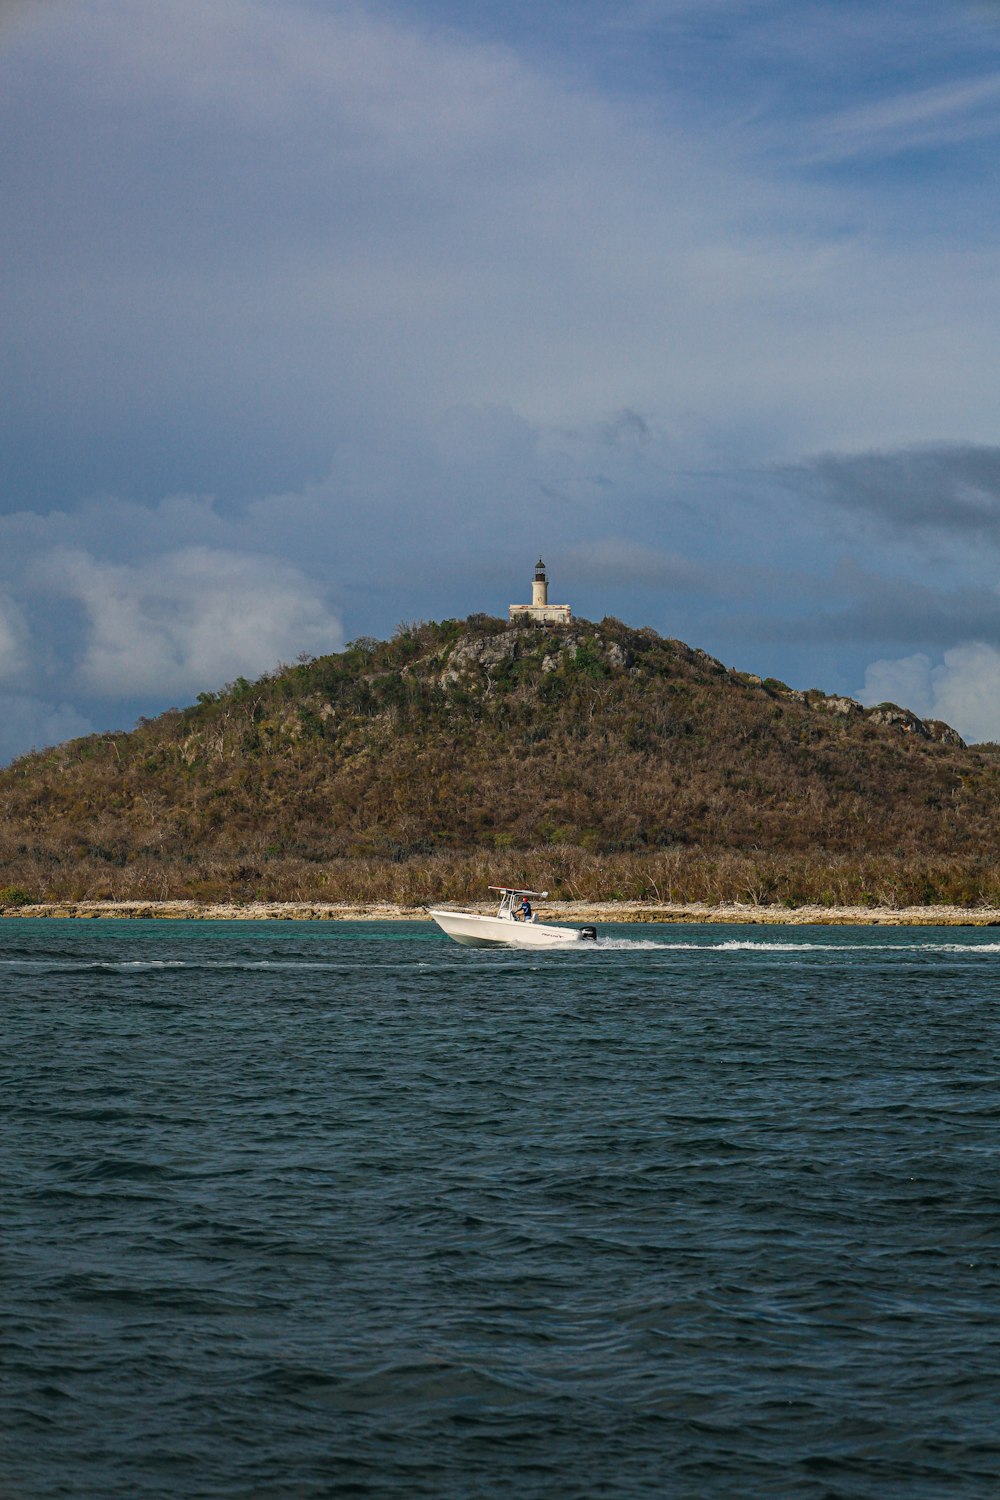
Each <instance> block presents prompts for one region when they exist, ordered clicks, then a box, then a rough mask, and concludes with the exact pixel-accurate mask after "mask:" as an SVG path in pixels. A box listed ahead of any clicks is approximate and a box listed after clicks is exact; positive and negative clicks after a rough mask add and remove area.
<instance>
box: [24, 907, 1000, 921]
mask: <svg viewBox="0 0 1000 1500" xmlns="http://www.w3.org/2000/svg"><path fill="white" fill-rule="evenodd" d="M442 904H444V905H455V906H458V905H459V903H457V902H450V903H442ZM464 909H465V910H474V911H482V912H490V911H492V910H493V907H492V905H491V904H489V903H478V904H475V905H470V906H468V907H466V908H464ZM540 912H541V915H542V917H543V918H544V919H545V920H547V921H553V922H596V923H600V922H717V923H745V924H746V923H748V924H752V925H757V926H768V927H769V926H791V927H794V926H811V925H818V926H827V927H846V926H859V927H862V926H863V927H911V926H912V927H934V926H943V927H996V926H1000V908H998V907H962V906H906V907H877V906H797V907H791V908H789V907H784V906H738V905H720V906H706V905H701V904H693V905H669V904H658V903H654V902H650V901H599V902H590V901H547V902H544V903H543V904H542V906H541V909H540ZM0 916H3V917H12V918H16V917H36V918H37V917H62V918H67V917H69V918H79V919H81V920H89V919H100V918H105V919H107V918H113V919H118V920H147V921H148V920H151V919H158V920H163V921H174V922H184V921H199V922H205V921H217V922H240V921H243V922H260V921H275V922H369V921H370V922H387V921H404V922H405V921H426V920H427V915H426V912H425V911H424V908H423V907H422V906H396V905H389V904H373V905H367V906H359V905H348V904H346V903H345V904H338V903H333V902H279V901H268V902H265V901H260V902H253V901H250V902H245V903H235V902H217V903H207V902H200V901H55V902H46V903H37V904H34V903H33V904H30V905H25V906H4V907H0Z"/></svg>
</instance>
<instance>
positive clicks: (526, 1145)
mask: <svg viewBox="0 0 1000 1500" xmlns="http://www.w3.org/2000/svg"><path fill="white" fill-rule="evenodd" d="M600 934H601V939H602V941H601V943H600V944H599V945H598V946H597V947H596V948H594V947H589V946H581V947H580V948H579V949H573V950H570V951H561V952H530V953H529V952H517V951H496V952H493V951H489V950H484V949H468V948H460V947H458V946H457V945H455V944H454V943H452V942H451V941H449V939H448V938H446V937H445V936H444V935H443V934H442V933H440V932H439V931H438V930H437V929H436V928H434V927H433V926H432V925H431V924H429V923H422V922H396V923H379V922H363V923H362V922H357V923H319V922H312V923H310V922H275V921H270V922H259V923H257V922H231V923H227V922H167V921H150V922H143V921H107V920H98V921H84V920H28V919H24V920H22V919H17V920H9V921H5V922H3V923H0V995H2V1001H0V1015H2V1023H3V1024H2V1075H0V1108H2V1110H3V1116H4V1123H3V1127H2V1135H0V1154H2V1160H0V1167H2V1186H0V1293H2V1296H0V1496H2V1497H3V1500H48V1497H74V1500H83V1497H87V1500H90V1497H94V1500H119V1497H120V1500H152V1497H171V1500H173V1497H184V1500H189V1497H190V1500H195V1497H213V1500H216V1497H218V1500H249V1497H276V1500H277V1497H281V1500H285V1497H288V1500H292V1497H302V1500H311V1497H319V1496H362V1497H364V1496H372V1497H382V1496H386V1497H390V1496H391V1497H397V1496H398V1497H407V1500H412V1497H420V1496H433V1497H456V1500H466V1497H493V1496H497V1497H499V1496H511V1497H514V1496H516V1497H518V1500H532V1497H546V1500H549V1497H581V1500H583V1497H588V1500H589V1497H621V1500H626V1497H633V1496H635V1497H638V1496H666V1497H673V1496H677V1497H692V1500H713V1497H726V1500H731V1497H799V1496H801V1497H803V1500H806V1497H809V1500H812V1497H815V1500H821V1497H822V1500H841V1497H843V1500H848V1497H852V1500H859V1497H865V1500H895V1497H899V1500H921V1497H926V1500H960V1497H974V1496H975V1497H984V1500H986V1497H989V1500H995V1497H996V1496H997V1494H998V1493H1000V941H998V934H997V933H995V932H991V931H990V930H989V929H975V928H968V929H962V928H954V927H949V928H919V929H918V928H896V929H871V928H857V927H850V928H820V927H790V928H773V927H771V928H760V927H718V926H711V927H705V926H702V927H696V926H687V927H685V926H674V925H671V926H641V927H637V926H628V927H626V926H610V927H603V928H601V929H600Z"/></svg>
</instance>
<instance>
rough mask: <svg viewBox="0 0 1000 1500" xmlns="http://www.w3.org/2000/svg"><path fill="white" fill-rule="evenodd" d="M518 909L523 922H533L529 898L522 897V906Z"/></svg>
mask: <svg viewBox="0 0 1000 1500" xmlns="http://www.w3.org/2000/svg"><path fill="white" fill-rule="evenodd" d="M517 909H518V911H519V912H520V914H521V921H522V922H530V921H531V902H530V901H529V900H528V898H527V896H522V897H521V904H520V906H519V907H518V908H517Z"/></svg>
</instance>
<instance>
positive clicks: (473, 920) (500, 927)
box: [428, 908, 584, 948]
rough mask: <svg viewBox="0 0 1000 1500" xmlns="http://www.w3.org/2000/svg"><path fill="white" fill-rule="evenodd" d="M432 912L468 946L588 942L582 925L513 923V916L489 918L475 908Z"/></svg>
mask: <svg viewBox="0 0 1000 1500" xmlns="http://www.w3.org/2000/svg"><path fill="white" fill-rule="evenodd" d="M428 915H429V916H431V917H433V918H434V921H435V922H436V923H437V924H438V926H439V927H440V928H441V930H442V932H446V933H447V934H448V936H449V937H450V938H454V940H455V942H456V943H461V944H462V945H463V947H466V948H566V947H572V946H573V945H574V944H576V943H580V942H583V941H584V935H583V932H582V931H581V930H580V928H579V927H553V926H551V925H550V924H549V923H547V922H512V921H511V920H510V918H509V917H485V916H481V915H480V914H479V913H478V912H473V911H438V910H434V909H433V908H429V909H428Z"/></svg>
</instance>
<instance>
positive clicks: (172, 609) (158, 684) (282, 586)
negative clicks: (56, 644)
mask: <svg viewBox="0 0 1000 1500" xmlns="http://www.w3.org/2000/svg"><path fill="white" fill-rule="evenodd" d="M44 572H45V575H46V581H47V584H48V587H49V588H50V590H52V591H53V592H55V593H57V594H61V595H63V596H65V597H68V598H71V599H74V600H76V601H78V602H79V604H80V605H82V607H83V610H84V613H85V617H86V621H87V633H86V638H85V641H84V646H83V652H82V656H81V659H80V663H79V667H78V671H77V673H76V680H77V682H78V684H79V686H80V687H81V688H83V689H84V690H86V691H89V692H92V693H96V694H98V695H100V696H104V697H109V698H127V697H138V696H140V695H155V696H157V697H159V698H161V699H163V698H165V697H169V696H173V695H176V694H189V695H193V694H194V693H195V692H197V691H198V690H199V689H204V688H214V687H218V686H219V685H220V684H221V683H222V682H224V681H226V680H227V679H230V678H233V677H236V676H240V675H243V676H256V675H259V673H260V672H262V671H264V670H266V669H268V668H270V667H273V666H275V665H276V663H277V662H278V661H279V660H282V659H285V660H288V659H293V658H294V657H295V656H297V655H298V653H299V652H301V651H309V652H311V653H313V654H320V653H322V652H325V651H333V650H337V649H339V647H340V645H341V644H342V640H343V633H342V630H341V626H340V621H339V620H338V619H337V617H336V616H335V615H334V614H333V613H331V611H330V610H329V608H328V607H327V605H326V603H325V602H324V601H323V599H322V598H321V597H320V594H319V592H318V590H317V588H316V586H315V584H313V583H312V582H311V581H310V580H308V579H307V578H306V577H305V575H304V574H303V573H301V572H300V571H299V570H298V569H297V568H294V567H292V566H291V565H290V564H288V563H285V562H278V561H275V560H273V559H267V558H261V557H254V556H247V555H245V554H241V553H236V552H229V551H224V550H222V549H219V548H209V547H186V548H183V549H181V550H179V551H175V552H172V553H167V554H165V555H161V556H154V557H149V558H146V559H144V560H142V561H140V562H135V563H131V564H117V563H107V562H102V561H99V560H98V559H96V558H94V557H93V556H91V555H90V554H88V553H86V552H82V551H72V550H69V549H62V550H59V551H57V552H56V553H55V554H54V555H53V556H52V557H51V558H50V559H49V560H48V561H47V563H46V564H45V565H44Z"/></svg>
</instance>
